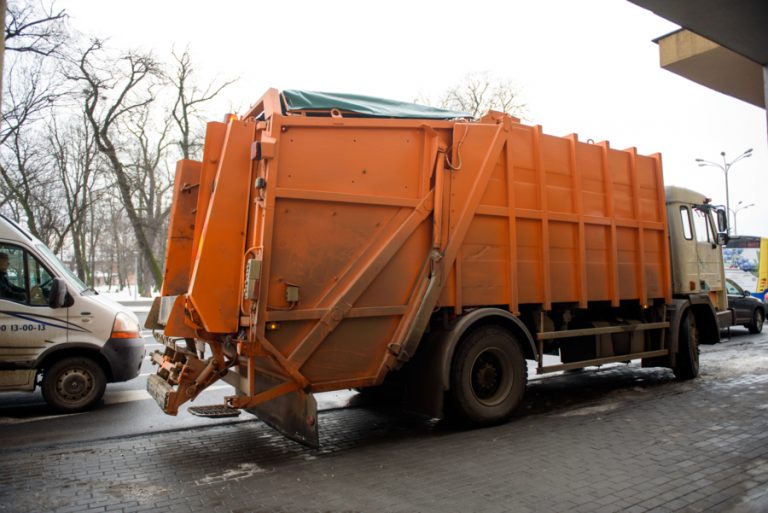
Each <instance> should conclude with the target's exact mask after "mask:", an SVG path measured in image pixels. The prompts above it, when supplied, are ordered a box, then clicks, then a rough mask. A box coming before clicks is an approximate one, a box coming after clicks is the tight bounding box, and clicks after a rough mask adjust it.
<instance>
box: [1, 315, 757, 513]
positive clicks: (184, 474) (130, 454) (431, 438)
mask: <svg viewBox="0 0 768 513" xmlns="http://www.w3.org/2000/svg"><path fill="white" fill-rule="evenodd" d="M767 333H768V330H767ZM766 370H768V335H767V334H761V335H749V334H748V333H747V332H746V330H742V329H741V328H735V329H733V330H732V333H731V337H730V339H729V340H727V341H724V342H723V343H721V344H718V345H716V346H704V347H703V348H702V355H701V374H700V377H699V378H697V379H695V380H692V381H686V382H679V381H676V380H675V379H674V376H673V375H672V373H671V372H670V371H668V370H665V369H642V368H640V367H639V366H638V365H636V364H634V363H633V364H631V365H629V366H626V365H613V366H606V367H604V368H601V369H600V370H598V371H596V372H590V371H585V372H577V373H569V374H564V375H560V376H555V377H551V378H545V379H540V380H533V381H531V383H530V384H529V389H528V393H527V396H526V400H525V403H524V406H523V408H522V411H521V413H520V415H519V416H517V417H516V418H515V419H513V420H512V421H511V422H508V423H506V424H503V425H500V426H495V427H492V428H487V429H482V430H471V431H465V430H461V429H458V428H456V427H455V426H451V425H450V424H447V423H445V422H441V421H436V420H432V419H425V418H422V417H418V416H414V415H409V414H407V413H403V412H401V411H399V410H398V409H397V408H395V407H393V406H391V405H381V404H371V403H368V404H366V403H365V402H364V401H359V400H356V398H355V397H351V398H350V397H347V398H345V399H344V400H343V401H339V404H338V406H344V405H345V403H346V407H332V408H330V409H328V410H326V411H325V412H322V413H321V414H320V416H319V421H320V433H321V447H320V448H319V449H316V450H313V449H307V448H305V447H303V446H300V445H298V444H296V443H294V442H291V441H288V440H286V439H285V438H283V437H281V436H280V435H278V434H277V433H275V432H274V431H273V430H272V429H271V428H269V427H268V426H266V425H264V424H263V423H261V422H260V421H258V420H257V419H255V418H253V417H248V418H240V419H238V420H236V421H231V420H229V421H224V422H216V423H213V424H212V423H210V421H208V420H206V419H197V418H194V419H191V420H190V422H200V423H199V424H198V423H196V424H194V425H186V424H184V422H186V420H185V418H184V417H182V416H181V415H180V416H179V417H178V418H176V419H173V418H172V417H166V416H163V415H162V414H161V413H160V412H159V410H158V409H157V406H156V405H155V404H154V402H153V401H152V400H151V399H150V400H146V399H139V400H130V401H122V402H121V401H118V400H115V399H117V398H118V397H120V395H121V394H123V393H134V392H135V391H136V390H137V389H139V388H140V386H139V384H140V383H139V382H140V381H142V380H141V378H140V379H139V380H136V383H133V382H128V383H126V384H124V385H120V386H111V387H109V388H108V392H107V396H105V403H106V404H105V405H104V406H103V407H102V408H99V409H98V410H96V411H94V412H90V413H88V414H82V415H79V416H68V417H65V418H58V419H56V418H44V417H50V415H46V414H45V411H43V410H39V411H38V412H37V414H34V413H33V412H32V411H31V409H33V408H34V406H23V407H19V406H12V405H11V406H8V405H7V403H3V406H0V440H2V443H0V511H13V512H26V511H29V512H32V511H35V512H36V511H58V512H61V513H65V512H71V511H86V512H91V511H93V512H96V511H100V512H106V511H124V512H133V511H137V512H138V511H158V512H160V511H163V512H166V511H206V512H249V511H250V512H267V511H269V512H315V511H317V512H320V511H323V512H325V511H350V512H351V511H360V512H368V511H371V512H379V511H392V512H395V511H397V512H400V511H402V512H410V511H424V512H440V513H445V512H451V511H478V512H480V511H482V512H486V511H488V512H491V511H492V512H495V511H499V512H502V511H503V512H507V511H513V512H518V511H519V512H541V511H543V512H549V511H552V512H561V511H562V512H584V513H586V512H598V513H602V512H605V513H608V512H615V511H629V512H646V511H653V512H659V513H664V512H672V511H686V512H687V511H691V512H700V511H706V512H709V511H715V512H732V513H758V512H765V511H768V430H766V426H768V373H766ZM144 379H146V378H144ZM136 393H137V394H138V392H136ZM211 393H212V394H221V395H222V396H223V395H225V393H228V392H225V391H223V390H221V391H214V392H211ZM110 397H111V398H112V399H110ZM0 400H4V398H0ZM331 402H332V401H331ZM38 407H39V406H38ZM14 408H15V409H14ZM25 411H26V414H28V415H27V416H26V417H25V416H24V415H22V413H23V412H25ZM36 415H39V416H37V417H36ZM41 418H42V420H41ZM8 419H15V420H11V421H9V420H8ZM19 419H24V420H25V421H19ZM31 419H36V420H31ZM203 422H205V423H203ZM103 423H106V424H109V427H103V426H101V427H98V426H97V424H103ZM174 423H175V426H176V427H172V426H174ZM46 433H47V435H46ZM73 433H80V434H73ZM45 436H47V438H45Z"/></svg>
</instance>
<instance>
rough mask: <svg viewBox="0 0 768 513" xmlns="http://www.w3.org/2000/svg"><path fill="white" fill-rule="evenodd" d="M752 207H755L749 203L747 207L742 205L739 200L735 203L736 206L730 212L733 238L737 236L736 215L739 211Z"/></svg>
mask: <svg viewBox="0 0 768 513" xmlns="http://www.w3.org/2000/svg"><path fill="white" fill-rule="evenodd" d="M754 206H755V204H754V203H750V204H748V205H744V202H743V201H741V200H739V202H738V203H736V206H735V207H733V210H732V212H733V235H734V236H738V235H739V230H738V229H737V228H736V214H738V213H739V210H744V209H745V208H749V207H754Z"/></svg>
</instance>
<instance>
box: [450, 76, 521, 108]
mask: <svg viewBox="0 0 768 513" xmlns="http://www.w3.org/2000/svg"><path fill="white" fill-rule="evenodd" d="M440 106H441V107H443V108H445V109H452V110H458V111H462V112H466V113H468V114H471V115H472V117H474V118H477V117H479V116H481V115H482V114H484V113H485V112H487V111H489V110H497V111H500V112H504V113H507V114H512V115H513V116H518V117H523V115H524V114H525V107H526V105H525V103H522V102H521V101H520V94H519V92H518V90H517V88H516V87H515V85H514V84H513V83H512V81H510V80H506V79H498V78H494V77H493V76H492V75H491V74H490V73H488V72H483V73H469V74H467V75H466V76H465V77H464V79H463V80H462V82H461V83H459V84H457V85H455V86H453V87H451V88H449V89H448V90H447V91H446V93H445V95H444V96H443V98H442V99H441V101H440Z"/></svg>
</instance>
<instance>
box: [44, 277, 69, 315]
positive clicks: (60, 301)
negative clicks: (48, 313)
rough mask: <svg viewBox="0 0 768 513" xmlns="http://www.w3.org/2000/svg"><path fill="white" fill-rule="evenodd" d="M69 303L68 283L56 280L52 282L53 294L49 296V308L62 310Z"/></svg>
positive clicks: (59, 279)
mask: <svg viewBox="0 0 768 513" xmlns="http://www.w3.org/2000/svg"><path fill="white" fill-rule="evenodd" d="M66 303H67V282H65V281H64V280H62V279H61V278H54V279H53V281H52V282H51V292H50V293H49V294H48V306H50V307H51V308H61V307H62V306H64V305H65V304H66Z"/></svg>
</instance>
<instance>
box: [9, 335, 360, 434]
mask: <svg viewBox="0 0 768 513" xmlns="http://www.w3.org/2000/svg"><path fill="white" fill-rule="evenodd" d="M145 340H146V342H147V351H148V352H150V351H155V350H159V349H162V347H163V346H162V345H161V344H158V343H156V342H155V340H154V339H153V338H152V337H151V336H150V335H147V336H146V337H145ZM156 370H157V368H156V367H154V366H153V365H152V364H151V363H150V361H149V356H147V357H145V359H144V363H142V367H141V371H140V374H139V377H138V378H135V379H132V380H131V381H127V382H124V383H112V384H109V385H107V390H106V392H105V393H104V400H103V404H102V405H101V406H99V407H98V408H96V409H94V410H92V411H89V412H84V413H76V414H72V415H58V414H56V413H55V412H53V411H52V410H51V409H50V408H49V407H48V405H47V404H46V403H45V401H44V400H43V397H42V394H41V393H40V391H39V390H37V391H36V392H35V393H33V394H30V393H27V392H17V393H5V394H0V440H2V442H1V443H0V446H1V447H32V446H40V445H51V444H61V443H68V442H81V441H89V440H98V439H105V438H121V437H126V436H135V435H140V434H146V433H156V432H159V431H166V430H176V431H178V430H179V429H185V428H195V427H209V426H212V425H215V424H222V423H224V424H231V423H233V422H247V421H252V420H253V419H255V417H254V416H253V415H251V414H249V413H246V412H242V413H241V415H240V417H238V418H237V419H235V420H233V419H231V418H229V419H208V418H202V417H196V416H194V415H192V414H190V413H187V411H186V408H187V406H188V405H192V406H197V405H207V404H224V397H225V396H228V395H233V394H234V389H233V388H232V387H231V386H229V385H227V384H226V383H224V382H219V383H217V384H214V385H213V386H211V387H210V388H208V389H207V390H206V391H204V392H203V393H202V394H200V396H199V397H198V398H197V399H196V400H195V401H194V403H188V404H187V405H185V406H184V407H183V409H182V410H181V411H180V412H179V414H178V415H177V416H175V417H173V416H169V415H165V414H164V413H163V412H162V411H161V410H160V408H159V407H158V406H157V404H156V403H155V401H154V400H153V399H152V398H151V397H150V395H149V394H148V393H147V391H146V387H147V377H148V376H149V375H150V374H154V373H155V371H156ZM354 395H355V394H354V393H353V392H350V391H339V392H332V393H326V394H320V395H319V397H318V407H319V408H321V409H324V410H327V409H331V408H339V407H344V406H346V405H347V404H348V402H349V400H350V399H351V398H352V397H353V396H354Z"/></svg>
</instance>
